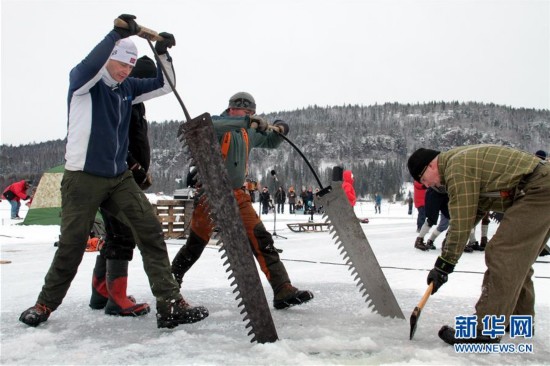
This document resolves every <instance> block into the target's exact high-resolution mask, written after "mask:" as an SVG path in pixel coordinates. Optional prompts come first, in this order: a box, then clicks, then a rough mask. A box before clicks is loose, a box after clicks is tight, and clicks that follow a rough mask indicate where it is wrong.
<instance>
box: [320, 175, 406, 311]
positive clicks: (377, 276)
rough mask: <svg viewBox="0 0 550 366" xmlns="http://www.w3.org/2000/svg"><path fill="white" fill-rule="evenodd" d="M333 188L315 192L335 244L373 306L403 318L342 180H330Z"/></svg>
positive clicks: (363, 293) (373, 308)
mask: <svg viewBox="0 0 550 366" xmlns="http://www.w3.org/2000/svg"><path fill="white" fill-rule="evenodd" d="M331 187H332V189H331V191H330V192H329V193H325V194H324V195H323V196H316V197H315V201H316V202H317V206H323V210H324V211H325V217H326V219H327V220H326V222H327V224H329V226H330V230H331V232H334V238H335V240H336V244H337V245H338V244H339V248H341V249H342V253H343V254H344V259H345V260H346V261H347V262H346V263H347V264H348V265H349V266H350V269H351V270H352V275H354V276H355V279H357V280H358V284H357V285H358V286H360V290H359V291H360V292H361V294H362V295H363V296H365V297H366V299H365V301H366V302H367V303H368V302H369V300H370V304H369V305H368V306H369V307H372V310H373V311H375V312H377V313H378V314H380V315H382V316H384V317H387V316H389V317H392V318H400V319H405V316H404V315H403V312H402V311H401V308H400V307H399V304H398V303H397V300H396V299H395V296H394V294H393V292H392V290H391V288H390V286H389V284H388V281H387V280H386V277H385V276H384V273H383V272H382V269H381V268H380V264H379V263H378V260H377V259H376V256H375V255H374V252H373V251H372V248H371V247H370V244H369V242H368V240H367V237H366V235H365V233H364V232H363V229H362V228H361V224H360V223H359V220H358V219H357V216H355V213H354V211H353V207H352V206H351V205H350V203H349V200H348V198H347V196H346V194H345V192H344V190H343V189H342V182H334V181H333V182H332V185H331Z"/></svg>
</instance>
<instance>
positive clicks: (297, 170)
mask: <svg viewBox="0 0 550 366" xmlns="http://www.w3.org/2000/svg"><path fill="white" fill-rule="evenodd" d="M264 116H265V117H267V118H268V120H270V121H274V120H276V119H282V120H285V121H286V122H287V123H288V124H289V126H290V133H289V135H288V136H287V137H288V139H289V140H290V141H292V142H293V143H294V145H296V146H297V147H298V148H299V149H300V150H301V151H302V153H303V154H304V155H305V157H306V158H307V160H308V161H309V162H310V164H311V166H312V167H313V169H314V171H315V172H316V174H317V175H318V177H319V179H320V180H321V183H322V185H323V186H326V185H329V184H330V181H331V177H332V168H333V167H334V166H341V167H344V169H350V170H352V172H353V174H354V177H355V189H356V191H357V194H358V196H359V197H364V198H368V197H369V196H371V195H373V194H374V193H376V192H380V193H381V194H382V195H383V196H384V197H386V198H389V197H392V196H393V195H396V194H397V195H399V194H400V193H401V192H400V189H401V186H402V184H403V182H404V181H410V177H409V176H408V173H407V171H406V161H407V157H408V155H410V153H411V152H412V151H414V150H415V149H416V148H418V147H429V148H433V149H438V150H447V149H449V148H452V147H455V146H462V145H471V144H478V143H491V144H500V145H507V146H512V147H517V148H520V149H524V150H526V151H531V152H534V151H536V150H539V149H543V150H548V149H549V147H550V111H548V110H536V109H525V108H511V107H508V106H499V105H494V104H484V103H474V102H470V103H460V102H456V101H455V102H430V103H421V104H420V103H418V104H399V103H385V104H381V105H378V104H375V105H370V106H362V105H343V106H326V107H321V106H317V105H314V106H309V107H307V108H302V109H297V110H293V111H281V112H276V113H269V114H265V115H264ZM179 123H180V122H179V121H164V122H151V123H150V126H149V138H150V141H151V147H152V162H151V168H150V171H151V173H152V174H153V182H154V184H153V186H152V187H151V188H150V191H151V192H164V193H165V194H171V193H172V192H173V191H174V190H175V189H177V188H179V187H181V186H182V182H185V178H186V175H187V172H188V168H189V164H190V161H191V157H190V156H189V153H188V152H187V150H186V149H185V147H183V146H182V145H181V143H180V142H179V141H178V139H177V137H176V135H177V130H178V126H179ZM0 148H1V151H0V187H5V186H7V185H9V184H11V182H13V181H16V180H20V179H26V178H30V179H33V180H34V181H35V182H38V180H39V178H40V176H41V175H42V173H43V172H44V171H45V170H47V169H49V168H51V167H53V166H56V165H59V164H62V163H63V161H64V160H63V156H64V153H65V141H64V140H54V141H47V142H42V143H37V144H28V145H20V146H11V145H1V146H0ZM249 161H250V167H249V177H250V178H251V179H253V180H256V181H258V182H259V183H260V184H262V185H267V186H268V187H270V190H271V189H272V188H276V186H277V184H276V182H275V181H274V179H273V177H272V176H271V170H275V171H276V172H277V177H278V179H279V183H280V184H281V185H283V186H284V187H285V189H288V187H289V186H290V185H292V186H294V187H295V188H296V190H298V191H299V190H300V189H301V187H302V186H304V187H312V188H316V187H318V186H319V184H318V182H317V181H316V179H315V177H314V175H313V174H312V172H311V171H310V169H309V168H308V166H307V164H306V163H305V161H304V160H303V159H302V157H301V156H300V154H299V153H298V152H297V151H296V150H294V149H293V148H292V147H291V146H290V145H289V144H288V143H287V142H283V143H282V145H281V146H280V147H279V148H278V149H275V150H267V149H254V150H252V152H251V155H250V159H249Z"/></svg>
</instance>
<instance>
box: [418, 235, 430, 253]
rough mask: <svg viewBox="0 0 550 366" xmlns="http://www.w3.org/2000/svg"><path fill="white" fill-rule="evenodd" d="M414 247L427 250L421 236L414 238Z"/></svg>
mask: <svg viewBox="0 0 550 366" xmlns="http://www.w3.org/2000/svg"><path fill="white" fill-rule="evenodd" d="M414 247H415V248H416V249H420V250H423V251H427V250H429V248H428V247H427V246H426V244H424V239H423V238H416V241H415V242H414Z"/></svg>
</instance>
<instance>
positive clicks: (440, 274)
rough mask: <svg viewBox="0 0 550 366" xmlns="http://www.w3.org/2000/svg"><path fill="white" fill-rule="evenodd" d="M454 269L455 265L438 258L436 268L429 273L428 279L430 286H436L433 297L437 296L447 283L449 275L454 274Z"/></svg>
mask: <svg viewBox="0 0 550 366" xmlns="http://www.w3.org/2000/svg"><path fill="white" fill-rule="evenodd" d="M454 269H455V266H454V264H451V263H449V262H447V261H445V260H444V259H443V258H441V257H438V258H437V260H436V261H435V265H434V268H433V269H432V270H431V271H430V273H428V279H427V282H428V285H429V284H430V283H432V282H433V284H434V287H433V290H432V295H433V294H435V293H436V292H437V290H439V288H440V287H441V286H443V284H444V283H445V282H447V280H448V278H449V276H448V275H449V273H453V271H454Z"/></svg>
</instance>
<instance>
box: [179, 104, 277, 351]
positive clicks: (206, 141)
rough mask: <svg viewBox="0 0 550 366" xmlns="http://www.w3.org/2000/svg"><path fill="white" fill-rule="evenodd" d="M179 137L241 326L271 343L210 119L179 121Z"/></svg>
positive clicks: (273, 338)
mask: <svg viewBox="0 0 550 366" xmlns="http://www.w3.org/2000/svg"><path fill="white" fill-rule="evenodd" d="M180 137H181V138H182V139H184V140H185V144H186V145H187V147H188V148H189V150H190V152H191V156H192V158H193V160H194V162H195V163H196V166H197V168H198V171H199V173H200V176H201V183H202V184H203V188H204V190H205V195H206V197H207V199H208V206H209V208H210V214H211V216H212V218H213V219H214V222H215V223H216V225H217V226H218V228H219V229H220V236H221V241H222V242H223V247H222V249H224V250H225V255H226V256H227V262H228V264H229V267H228V268H227V272H231V274H230V276H229V278H232V277H233V283H232V284H231V285H233V284H235V286H236V287H235V289H234V291H233V292H234V293H236V292H238V295H237V297H236V299H237V300H240V303H239V304H238V306H239V307H240V306H243V310H242V311H241V314H244V313H246V315H245V316H244V319H243V321H246V320H248V321H249V322H248V323H247V324H246V326H245V328H251V330H250V332H249V333H248V335H251V334H253V335H254V336H253V338H252V340H251V342H254V341H257V342H259V343H266V342H275V341H276V340H277V339H278V336H277V331H276V329H275V324H274V322H273V318H272V317H271V312H270V310H269V306H268V303H267V299H266V296H265V293H264V290H263V287H262V283H261V280H260V277H259V275H258V270H257V268H256V263H255V262H254V256H253V254H252V249H250V244H249V241H248V237H247V235H246V231H245V228H244V225H243V223H242V220H241V215H240V213H239V208H238V206H237V201H236V199H235V197H234V196H233V190H232V189H231V185H230V183H229V177H228V175H227V170H226V169H225V163H224V161H223V160H222V155H221V153H220V151H221V149H220V145H219V142H218V139H217V138H216V133H215V132H214V126H213V124H212V118H211V117H210V115H209V114H208V113H204V114H202V115H200V116H198V117H196V118H193V119H192V120H190V121H187V122H186V123H183V124H182V125H181V126H180Z"/></svg>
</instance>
